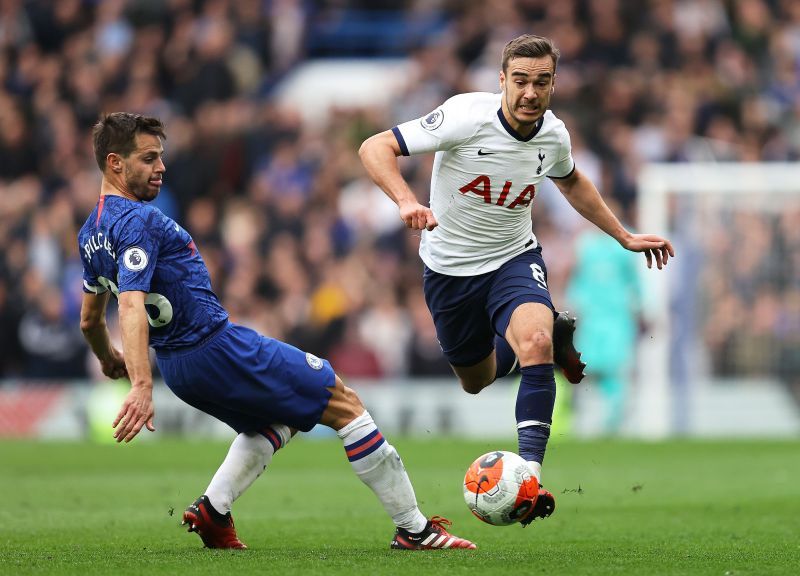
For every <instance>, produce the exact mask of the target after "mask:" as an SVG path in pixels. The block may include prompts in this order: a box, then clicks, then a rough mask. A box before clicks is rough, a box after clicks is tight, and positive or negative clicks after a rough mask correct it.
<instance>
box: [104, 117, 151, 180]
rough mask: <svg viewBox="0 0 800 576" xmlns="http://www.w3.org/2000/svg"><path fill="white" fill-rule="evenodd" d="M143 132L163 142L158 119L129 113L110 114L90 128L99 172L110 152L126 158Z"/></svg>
mask: <svg viewBox="0 0 800 576" xmlns="http://www.w3.org/2000/svg"><path fill="white" fill-rule="evenodd" d="M139 132H144V133H145V134H152V135H154V136H158V137H159V138H162V139H164V140H166V139H167V136H166V134H165V133H164V124H162V123H161V120H159V119H158V118H152V117H150V116H142V115H141V114H131V113H130V112H112V113H111V114H107V115H105V116H103V117H102V118H100V120H98V121H97V124H95V125H94V127H93V128H92V139H93V140H94V157H95V160H97V165H98V166H99V167H100V171H101V172H104V171H105V168H106V157H107V156H108V155H109V154H111V153H112V152H113V153H115V154H119V155H120V156H122V157H123V158H127V157H128V156H129V155H130V153H131V152H133V151H134V149H135V148H136V134H138V133H139Z"/></svg>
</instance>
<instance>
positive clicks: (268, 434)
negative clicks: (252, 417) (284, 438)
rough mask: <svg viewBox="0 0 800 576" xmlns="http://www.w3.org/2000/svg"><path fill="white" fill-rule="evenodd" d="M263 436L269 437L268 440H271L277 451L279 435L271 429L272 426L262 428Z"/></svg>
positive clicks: (279, 442) (279, 445) (279, 444)
mask: <svg viewBox="0 0 800 576" xmlns="http://www.w3.org/2000/svg"><path fill="white" fill-rule="evenodd" d="M263 432H264V436H266V437H267V438H269V441H270V442H272V446H273V447H274V448H275V450H276V451H277V450H278V449H279V448H280V447H281V437H280V436H278V434H277V433H276V432H275V430H273V429H272V428H264V430H263Z"/></svg>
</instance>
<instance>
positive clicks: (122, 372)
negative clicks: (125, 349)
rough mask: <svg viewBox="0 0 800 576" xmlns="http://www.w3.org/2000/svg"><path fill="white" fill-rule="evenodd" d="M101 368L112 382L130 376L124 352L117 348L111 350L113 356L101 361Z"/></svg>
mask: <svg viewBox="0 0 800 576" xmlns="http://www.w3.org/2000/svg"><path fill="white" fill-rule="evenodd" d="M100 368H101V369H102V370H103V374H105V375H106V376H107V377H109V378H111V379H112V380H117V379H119V378H126V377H127V376H128V369H127V368H126V367H125V357H124V356H123V355H122V352H120V351H119V350H117V349H116V348H113V347H112V348H111V355H110V356H109V357H108V358H105V359H103V360H100Z"/></svg>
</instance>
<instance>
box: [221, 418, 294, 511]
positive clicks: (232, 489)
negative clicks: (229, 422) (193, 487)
mask: <svg viewBox="0 0 800 576" xmlns="http://www.w3.org/2000/svg"><path fill="white" fill-rule="evenodd" d="M291 437H292V434H291V432H290V431H289V428H288V427H286V426H284V425H283V424H273V425H272V426H269V427H267V428H265V429H264V430H263V434H262V433H258V432H248V433H241V434H239V435H238V436H237V437H236V438H234V440H233V443H232V444H231V447H230V449H229V450H228V455H227V456H225V460H223V462H222V464H221V465H220V467H219V469H218V470H217V473H216V474H214V477H213V478H212V479H211V483H210V484H209V485H208V488H207V489H206V492H205V494H206V496H208V501H209V502H210V503H211V505H212V506H213V507H214V509H215V510H217V512H219V513H220V514H227V513H228V512H230V511H231V506H232V505H233V501H234V500H236V499H237V498H238V497H239V496H240V495H241V494H242V492H244V491H245V490H247V488H248V487H249V486H250V485H251V484H252V483H253V482H255V480H256V478H258V477H259V476H261V473H262V472H263V471H264V469H266V467H267V465H269V463H270V462H271V461H272V455H273V454H275V452H276V451H277V450H278V449H279V448H281V447H282V446H286V444H287V443H288V442H289V440H290V439H291Z"/></svg>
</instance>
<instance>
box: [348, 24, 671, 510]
mask: <svg viewBox="0 0 800 576" xmlns="http://www.w3.org/2000/svg"><path fill="white" fill-rule="evenodd" d="M558 57H559V52H558V49H557V48H555V47H554V46H553V44H552V42H551V41H550V40H549V39H548V38H544V37H541V36H534V35H523V36H520V37H518V38H515V39H514V40H512V41H511V42H509V43H508V44H507V45H506V46H505V48H504V50H503V55H502V62H501V70H500V93H494V94H492V93H482V92H474V93H467V94H459V95H456V96H454V97H452V98H450V99H449V100H447V101H446V102H445V103H444V104H442V105H441V106H440V107H439V108H437V109H436V110H434V111H433V112H431V113H429V114H427V115H425V116H423V117H422V118H419V119H416V120H412V121H409V122H405V123H402V124H400V125H398V126H396V127H394V128H393V129H391V130H387V131H384V132H381V133H379V134H376V135H374V136H372V137H370V138H368V139H367V140H366V141H365V142H364V143H363V144H362V146H361V149H360V151H359V154H360V156H361V160H362V162H363V164H364V167H365V168H366V170H367V172H368V174H369V175H370V177H371V178H372V180H373V181H374V182H375V183H376V184H377V185H378V186H379V187H380V188H381V189H382V190H383V191H384V192H385V193H386V194H387V196H389V198H391V199H392V200H393V201H394V202H395V203H396V204H397V206H398V208H399V210H400V218H401V219H402V220H403V222H405V224H406V226H407V227H408V228H411V229H413V230H421V231H422V240H421V242H420V248H419V253H420V256H421V258H422V261H423V262H424V264H425V267H424V275H423V289H424V292H425V300H426V302H427V304H428V308H429V309H430V312H431V315H432V317H433V321H434V324H435V325H436V334H437V337H438V339H439V343H440V344H441V347H442V351H443V353H444V355H445V357H446V358H447V360H448V361H449V362H450V364H451V366H452V368H453V371H454V372H455V374H456V376H457V377H458V379H459V380H460V382H461V386H462V387H463V389H464V390H466V391H467V392H469V393H471V394H477V393H478V392H480V391H481V390H482V389H483V388H485V387H486V386H489V385H490V384H491V383H492V382H494V381H495V379H497V378H499V377H502V376H505V375H507V374H509V373H510V372H512V371H513V370H514V368H515V365H516V364H517V363H518V365H519V367H520V368H519V369H520V372H521V375H522V377H521V382H520V387H519V392H518V395H517V403H516V420H517V432H518V437H519V453H520V455H521V456H522V457H523V458H525V459H526V460H527V461H528V462H529V463H530V468H531V473H532V475H534V476H535V477H536V478H537V480H539V482H540V485H541V474H542V461H543V460H544V454H545V449H546V447H547V441H548V439H549V437H550V425H551V423H552V416H553V406H554V402H555V393H556V385H555V379H554V368H553V363H554V359H555V360H556V361H557V362H558V364H559V365H560V366H561V368H562V369H563V370H564V373H565V374H566V375H567V378H568V379H569V380H570V381H571V382H574V383H576V382H578V381H580V379H581V378H582V377H583V364H582V363H581V362H580V355H579V354H578V353H577V352H576V351H575V349H574V347H573V345H572V331H573V329H574V328H573V326H574V319H573V318H570V317H568V316H563V313H562V315H558V314H556V313H555V312H554V310H555V309H554V306H553V303H552V300H551V298H550V293H549V291H548V288H547V268H546V266H545V263H544V260H543V259H542V246H541V245H540V244H539V242H538V241H537V239H536V236H535V235H534V234H533V231H532V229H531V204H532V201H533V198H534V195H535V194H536V186H537V185H538V184H539V183H540V182H541V181H542V180H543V179H544V178H545V177H549V178H551V179H552V180H553V181H554V182H555V184H556V186H557V187H558V188H559V190H560V191H561V193H562V194H564V196H565V197H566V198H567V200H568V201H569V202H570V204H571V205H572V206H573V207H574V208H575V209H576V210H577V211H578V212H579V213H580V214H581V215H582V216H583V217H584V218H586V219H587V220H589V221H590V222H592V223H593V224H595V225H596V226H597V227H598V228H600V229H601V230H603V231H604V232H606V233H607V234H609V235H610V236H612V237H613V238H614V239H615V240H617V242H619V243H620V244H621V245H622V246H623V247H624V248H626V249H628V250H631V251H633V252H643V253H644V254H645V257H646V261H647V266H648V268H649V267H651V266H652V263H653V261H654V260H655V262H656V265H657V266H658V268H659V269H660V268H662V267H663V266H664V265H666V263H667V260H668V258H669V257H670V256H674V251H673V248H672V245H671V244H670V242H669V241H668V240H666V239H664V238H661V237H660V236H656V235H653V234H631V233H630V232H628V231H627V230H626V229H625V228H623V226H622V225H621V224H620V222H619V220H618V219H617V218H616V217H615V216H614V214H613V213H612V212H611V210H609V208H608V206H606V204H605V202H603V200H602V198H601V196H600V194H599V192H598V191H597V188H595V186H594V184H592V182H591V181H590V180H589V179H588V178H586V177H585V176H584V175H583V174H581V172H580V171H579V170H578V169H577V168H576V166H575V163H574V161H573V159H572V153H571V146H570V138H569V133H568V132H567V129H566V128H565V126H564V123H563V122H561V120H559V119H558V118H557V117H556V116H555V115H554V114H553V113H552V112H551V111H550V110H548V106H549V104H550V98H551V96H552V95H553V93H554V91H555V79H556V65H557V64H558ZM430 152H435V154H436V155H435V157H434V164H433V173H432V177H431V187H430V207H426V206H424V205H423V204H420V202H419V201H418V200H417V197H416V195H415V194H414V192H413V191H412V190H411V188H410V187H409V185H408V183H407V182H406V181H405V179H404V178H403V176H402V174H401V172H400V170H399V167H398V162H397V157H399V156H409V155H411V154H423V153H430ZM554 320H555V322H554ZM554 326H555V331H554ZM554 509H555V499H554V497H553V495H552V494H551V493H550V492H548V491H547V490H545V489H544V488H540V490H539V496H538V498H537V501H536V503H535V504H534V507H533V509H532V510H531V511H530V512H529V513H528V515H527V516H526V517H525V518H523V519H522V520H521V523H522V524H523V525H527V524H529V523H530V522H531V521H532V520H534V519H536V518H544V517H546V516H549V515H550V514H552V512H553V510H554Z"/></svg>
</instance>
